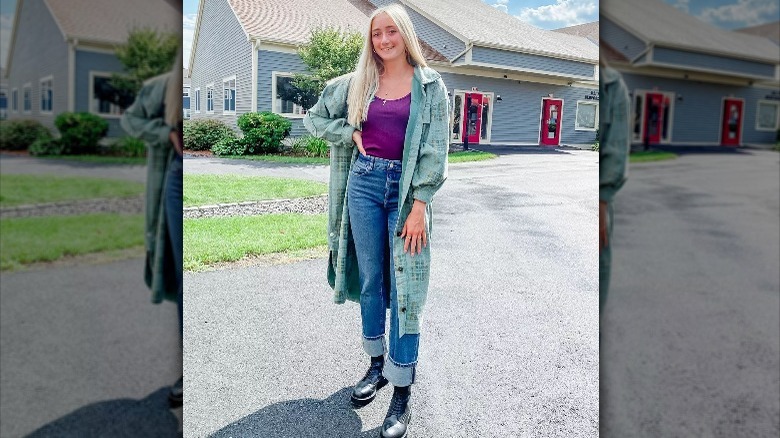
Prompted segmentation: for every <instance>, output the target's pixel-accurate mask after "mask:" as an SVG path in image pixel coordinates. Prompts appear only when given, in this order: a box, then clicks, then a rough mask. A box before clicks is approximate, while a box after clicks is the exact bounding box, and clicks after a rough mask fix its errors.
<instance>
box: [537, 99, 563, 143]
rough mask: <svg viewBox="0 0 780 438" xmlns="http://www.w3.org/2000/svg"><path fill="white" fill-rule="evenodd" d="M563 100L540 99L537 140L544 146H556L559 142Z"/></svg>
mask: <svg viewBox="0 0 780 438" xmlns="http://www.w3.org/2000/svg"><path fill="white" fill-rule="evenodd" d="M562 109H563V100H561V99H544V100H542V125H541V127H540V128H541V130H540V131H539V132H540V135H539V137H541V138H540V139H539V142H540V143H541V144H543V145H545V146H557V145H558V144H560V142H561V114H562Z"/></svg>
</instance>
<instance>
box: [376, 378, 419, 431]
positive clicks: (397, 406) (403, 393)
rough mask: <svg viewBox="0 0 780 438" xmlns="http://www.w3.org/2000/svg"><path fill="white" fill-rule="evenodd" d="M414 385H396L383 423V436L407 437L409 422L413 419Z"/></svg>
mask: <svg viewBox="0 0 780 438" xmlns="http://www.w3.org/2000/svg"><path fill="white" fill-rule="evenodd" d="M411 401H412V387H411V386H396V387H395V391H393V398H392V399H391V400H390V409H388V410H387V415H386V416H385V422H384V423H383V424H382V433H381V434H380V435H379V436H381V437H382V438H405V437H406V432H407V429H408V427H409V423H410V422H411V421H412V404H411Z"/></svg>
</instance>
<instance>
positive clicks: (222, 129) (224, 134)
mask: <svg viewBox="0 0 780 438" xmlns="http://www.w3.org/2000/svg"><path fill="white" fill-rule="evenodd" d="M235 137H236V133H235V132H233V130H232V129H230V128H229V127H228V126H227V125H226V124H224V123H223V122H222V121H220V120H214V119H199V120H185V121H184V149H189V150H193V151H207V150H209V149H211V148H212V147H213V146H214V145H216V144H217V143H218V142H219V141H220V140H222V139H225V138H235Z"/></svg>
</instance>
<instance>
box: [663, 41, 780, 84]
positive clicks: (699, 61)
mask: <svg viewBox="0 0 780 438" xmlns="http://www.w3.org/2000/svg"><path fill="white" fill-rule="evenodd" d="M653 61H654V62H664V63H668V64H675V65H678V66H680V67H686V66H689V67H698V68H704V69H708V70H715V71H727V72H732V73H740V74H743V75H751V76H758V77H765V78H773V77H774V75H775V66H774V65H773V64H769V63H763V62H756V61H746V60H743V59H733V58H727V57H722V56H715V55H705V54H703V53H694V52H688V51H684V50H675V49H667V48H665V47H656V48H654V49H653Z"/></svg>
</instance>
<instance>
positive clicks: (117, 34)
mask: <svg viewBox="0 0 780 438" xmlns="http://www.w3.org/2000/svg"><path fill="white" fill-rule="evenodd" d="M136 27H148V28H153V29H157V30H159V31H165V32H177V31H178V30H179V29H181V13H180V12H179V11H178V10H177V9H176V8H175V7H173V6H171V5H170V4H169V3H168V2H165V1H161V0H134V1H133V2H130V3H128V2H124V1H121V0H101V1H89V0H19V1H18V3H17V5H16V14H15V16H14V24H13V33H12V36H11V44H10V48H9V54H8V62H7V69H6V79H7V82H8V85H7V86H8V90H9V95H10V98H9V100H10V105H9V109H8V118H9V119H33V120H38V121H40V122H41V123H43V124H44V125H45V126H47V127H49V128H51V129H52V130H54V118H55V117H56V115H57V114H59V113H61V112H64V111H88V112H91V113H94V114H98V115H100V116H101V117H104V118H105V119H106V120H108V122H109V133H108V135H109V136H121V135H123V131H122V129H121V128H120V126H119V117H120V116H121V112H122V111H121V109H120V108H119V107H118V106H116V105H114V104H112V103H110V102H107V101H102V100H100V99H99V98H97V97H96V93H95V90H96V89H98V87H100V86H101V85H102V84H103V83H105V81H107V80H108V79H109V78H110V77H111V74H112V73H114V72H121V71H123V70H124V67H123V66H122V64H121V63H120V62H119V60H118V59H117V57H116V56H115V55H114V50H115V47H116V46H117V45H120V44H123V43H124V42H125V41H126V40H127V36H128V34H129V32H130V31H132V30H133V29H134V28H136Z"/></svg>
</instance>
